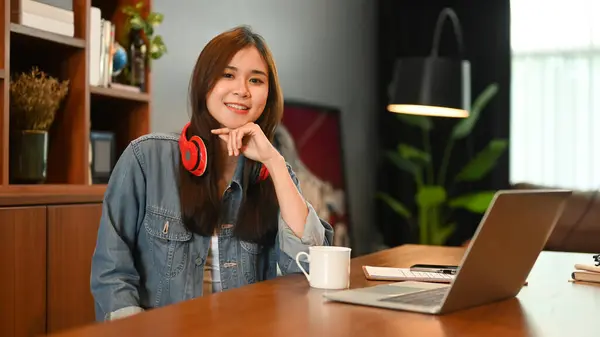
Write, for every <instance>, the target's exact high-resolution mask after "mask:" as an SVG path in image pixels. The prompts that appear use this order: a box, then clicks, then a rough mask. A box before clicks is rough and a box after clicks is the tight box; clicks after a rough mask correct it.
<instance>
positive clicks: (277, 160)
mask: <svg viewBox="0 0 600 337" xmlns="http://www.w3.org/2000/svg"><path fill="white" fill-rule="evenodd" d="M264 165H265V166H266V168H267V170H269V175H270V176H271V179H272V180H273V184H274V185H275V193H276V195H277V200H278V202H279V208H280V212H281V217H282V218H283V221H285V223H286V224H287V225H288V226H289V227H290V229H291V230H292V231H293V232H294V234H296V236H298V237H302V234H303V233H304V225H305V224H306V218H307V216H308V207H307V205H306V202H305V201H304V198H303V197H302V195H301V194H300V192H299V191H298V189H297V188H296V185H295V184H294V181H293V180H292V177H291V176H290V173H289V172H288V169H287V166H286V163H285V159H284V158H283V156H281V155H277V156H275V157H274V158H272V159H270V160H269V161H267V162H265V163H264Z"/></svg>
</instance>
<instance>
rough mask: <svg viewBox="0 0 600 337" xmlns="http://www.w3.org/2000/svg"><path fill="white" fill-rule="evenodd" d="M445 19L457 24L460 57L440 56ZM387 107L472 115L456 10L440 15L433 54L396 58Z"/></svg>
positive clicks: (467, 65) (407, 111)
mask: <svg viewBox="0 0 600 337" xmlns="http://www.w3.org/2000/svg"><path fill="white" fill-rule="evenodd" d="M446 19H450V20H451V21H452V23H453V26H454V35H455V37H456V41H457V43H458V53H459V55H458V57H454V58H452V57H440V56H438V49H439V44H440V35H441V33H442V28H443V25H444V22H445V20H446ZM389 89H390V90H389V102H388V106H387V110H388V111H390V112H395V113H404V114H414V115H425V116H440V117H457V118H465V117H468V116H469V110H470V108H471V106H470V105H471V66H470V63H469V61H468V60H465V59H464V42H463V36H462V29H461V26H460V22H459V20H458V17H457V16H456V13H455V12H454V11H453V10H452V9H450V8H445V9H443V10H442V12H440V15H439V16H438V20H437V24H436V27H435V32H434V36H433V46H432V49H431V54H430V55H429V56H427V57H410V58H401V59H398V60H396V64H395V67H394V74H393V80H392V82H391V84H390V88H389Z"/></svg>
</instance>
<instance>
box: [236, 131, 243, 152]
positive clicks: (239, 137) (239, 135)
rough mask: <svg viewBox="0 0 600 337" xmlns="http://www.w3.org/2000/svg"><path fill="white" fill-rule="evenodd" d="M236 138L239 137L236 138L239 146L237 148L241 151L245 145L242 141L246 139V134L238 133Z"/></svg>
mask: <svg viewBox="0 0 600 337" xmlns="http://www.w3.org/2000/svg"><path fill="white" fill-rule="evenodd" d="M236 136H237V137H235V138H236V144H237V145H236V146H237V148H238V149H241V148H242V145H243V144H242V140H243V139H244V136H245V135H244V133H243V132H238V133H237V134H236Z"/></svg>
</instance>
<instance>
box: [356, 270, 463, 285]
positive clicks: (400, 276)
mask: <svg viewBox="0 0 600 337" xmlns="http://www.w3.org/2000/svg"><path fill="white" fill-rule="evenodd" d="M363 272H364V273H365V277H366V278H367V279H368V280H373V281H419V282H434V283H450V282H452V280H453V279H454V276H455V275H452V274H443V273H435V272H424V271H412V270H410V269H409V268H395V267H374V266H363Z"/></svg>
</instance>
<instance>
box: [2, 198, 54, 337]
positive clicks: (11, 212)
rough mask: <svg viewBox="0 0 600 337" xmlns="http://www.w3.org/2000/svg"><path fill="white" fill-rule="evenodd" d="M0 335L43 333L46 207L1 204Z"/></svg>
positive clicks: (44, 328) (44, 318) (26, 335)
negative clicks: (4, 205) (0, 274)
mask: <svg viewBox="0 0 600 337" xmlns="http://www.w3.org/2000/svg"><path fill="white" fill-rule="evenodd" d="M0 271H1V273H2V276H1V277H0V336H15V337H21V336H23V337H29V336H36V335H41V334H45V333H46V207H44V206H40V207H7V208H0Z"/></svg>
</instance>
